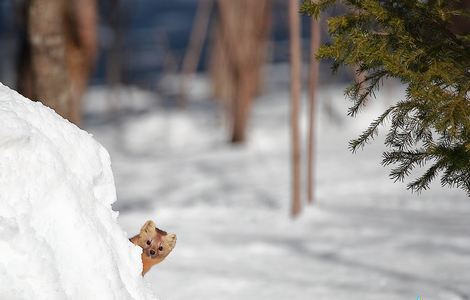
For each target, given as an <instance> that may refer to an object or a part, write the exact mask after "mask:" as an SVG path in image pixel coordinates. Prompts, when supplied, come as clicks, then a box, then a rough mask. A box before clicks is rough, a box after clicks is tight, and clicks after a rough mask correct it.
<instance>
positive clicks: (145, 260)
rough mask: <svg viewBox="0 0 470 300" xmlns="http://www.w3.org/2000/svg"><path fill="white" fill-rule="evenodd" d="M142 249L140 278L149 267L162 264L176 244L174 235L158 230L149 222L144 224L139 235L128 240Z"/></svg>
mask: <svg viewBox="0 0 470 300" xmlns="http://www.w3.org/2000/svg"><path fill="white" fill-rule="evenodd" d="M129 240H130V241H131V242H132V243H134V244H135V245H138V246H140V247H141V248H142V276H144V275H145V273H147V272H148V271H149V270H150V268H151V267H153V266H154V265H156V264H158V263H160V262H162V260H164V259H165V257H167V255H168V254H170V252H171V251H172V250H173V248H174V247H175V244H176V234H174V233H170V234H168V233H166V232H165V231H163V230H160V229H158V228H157V227H156V226H155V223H154V222H153V221H151V220H149V221H147V222H145V224H144V226H142V228H141V229H140V233H139V234H138V235H136V236H134V237H132V238H130V239H129Z"/></svg>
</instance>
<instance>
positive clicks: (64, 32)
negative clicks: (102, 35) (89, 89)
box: [18, 0, 97, 125]
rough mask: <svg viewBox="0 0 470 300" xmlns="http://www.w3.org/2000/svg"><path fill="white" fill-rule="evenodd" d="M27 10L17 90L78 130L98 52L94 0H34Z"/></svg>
mask: <svg viewBox="0 0 470 300" xmlns="http://www.w3.org/2000/svg"><path fill="white" fill-rule="evenodd" d="M24 9H25V15H24V19H25V31H26V32H27V34H26V37H25V39H24V42H23V44H22V46H21V57H20V63H19V66H18V68H19V70H18V71H19V72H18V74H19V76H18V88H19V90H20V92H21V93H23V94H24V95H25V96H26V97H29V98H32V99H36V100H39V101H41V102H43V103H44V104H45V105H47V106H49V107H51V108H52V109H54V110H55V111H56V112H57V113H58V114H60V115H61V116H62V117H64V118H66V119H68V120H69V121H71V122H73V123H75V124H77V125H79V124H80V122H81V101H80V99H81V97H82V95H83V93H84V91H85V88H86V85H87V82H88V78H89V76H90V73H91V70H92V67H93V65H94V61H95V57H96V52H97V43H96V40H97V39H96V27H97V13H96V0H71V1H62V0H30V1H27V2H26V4H25V7H24Z"/></svg>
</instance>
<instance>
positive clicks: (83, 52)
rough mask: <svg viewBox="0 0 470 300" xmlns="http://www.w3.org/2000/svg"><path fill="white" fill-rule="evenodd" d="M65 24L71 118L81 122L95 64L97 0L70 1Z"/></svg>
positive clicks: (73, 120) (77, 122) (78, 122)
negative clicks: (82, 102) (83, 105)
mask: <svg viewBox="0 0 470 300" xmlns="http://www.w3.org/2000/svg"><path fill="white" fill-rule="evenodd" d="M67 3H68V6H67V9H68V11H67V14H66V21H67V22H68V24H67V26H65V29H66V32H65V37H66V60H67V70H68V74H69V76H70V83H71V86H70V89H71V94H72V95H71V99H70V109H69V120H71V121H72V122H74V123H75V124H77V125H79V124H80V123H81V120H82V117H81V116H82V105H81V99H82V96H83V94H84V92H85V90H86V87H87V85H88V80H89V78H90V75H91V72H92V70H93V67H94V65H95V60H96V55H97V50H98V45H97V40H98V39H97V23H98V15H97V3H96V0H74V1H68V2H67Z"/></svg>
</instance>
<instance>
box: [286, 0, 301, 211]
mask: <svg viewBox="0 0 470 300" xmlns="http://www.w3.org/2000/svg"><path fill="white" fill-rule="evenodd" d="M289 35H290V41H289V42H290V47H289V48H290V65H291V70H290V72H291V75H290V77H291V86H290V90H291V130H292V206H291V214H292V216H293V217H296V216H297V215H298V214H299V213H300V210H301V203H300V138H299V110H300V92H301V69H300V65H301V57H302V55H301V48H300V16H299V2H298V0H289Z"/></svg>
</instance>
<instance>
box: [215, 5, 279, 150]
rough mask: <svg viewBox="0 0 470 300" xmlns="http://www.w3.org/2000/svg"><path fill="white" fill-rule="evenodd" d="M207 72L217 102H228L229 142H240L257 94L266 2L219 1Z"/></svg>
mask: <svg viewBox="0 0 470 300" xmlns="http://www.w3.org/2000/svg"><path fill="white" fill-rule="evenodd" d="M218 11H219V20H218V26H217V29H216V30H217V31H216V35H215V42H214V48H213V55H212V57H213V60H212V62H211V70H212V76H213V81H214V87H215V95H216V97H217V98H220V99H223V100H224V101H226V102H228V103H229V104H228V105H229V106H230V109H229V110H228V111H229V112H230V119H231V141H232V142H233V143H239V142H244V141H245V139H246V127H247V122H248V119H249V114H250V108H251V102H252V99H253V97H254V96H255V95H256V92H257V91H258V90H259V84H260V82H261V79H260V78H261V67H262V65H263V62H264V58H265V52H266V46H267V37H268V33H269V27H270V1H269V0H256V1H253V0H237V1H231V0H219V1H218Z"/></svg>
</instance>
